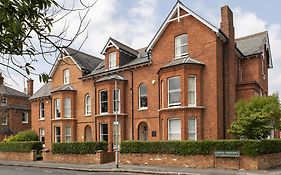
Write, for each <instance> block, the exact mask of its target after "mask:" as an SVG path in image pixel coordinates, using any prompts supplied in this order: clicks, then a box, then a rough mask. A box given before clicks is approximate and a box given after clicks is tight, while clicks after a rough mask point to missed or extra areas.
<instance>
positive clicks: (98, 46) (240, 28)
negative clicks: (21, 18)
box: [6, 0, 281, 94]
mask: <svg viewBox="0 0 281 175" xmlns="http://www.w3.org/2000/svg"><path fill="white" fill-rule="evenodd" d="M74 1H75V0H74ZM76 1H77V0H76ZM176 1H177V0H98V1H97V3H96V4H95V5H94V6H93V7H92V9H91V10H90V12H89V14H88V16H87V20H88V21H90V24H89V26H88V28H87V31H86V32H85V33H83V34H82V35H81V36H80V37H79V38H78V39H77V40H76V41H75V43H74V44H73V45H72V47H73V48H76V49H78V48H79V47H80V46H81V43H82V42H83V40H84V39H85V38H87V40H86V42H85V43H84V44H83V46H82V48H81V51H83V52H86V53H88V54H91V55H94V56H97V57H100V58H104V56H103V55H101V54H100V52H101V51H102V49H103V47H104V45H105V44H106V42H107V40H108V38H109V37H113V38H115V39H117V40H119V41H121V42H123V43H124V44H126V45H128V46H130V47H132V48H134V49H138V48H142V47H146V46H147V45H148V44H149V42H150V41H151V40H152V38H153V36H154V35H155V33H156V32H157V30H158V29H159V27H160V26H161V24H162V23H163V21H164V20H165V18H166V17H167V15H168V14H169V12H170V10H171V9H172V8H173V6H174V5H175V3H176ZM65 2H67V3H69V2H70V1H65ZM181 2H182V3H183V4H185V5H186V6H187V7H188V8H189V9H191V10H193V11H194V12H195V13H197V14H198V15H200V16H202V17H203V18H204V19H206V20H207V21H209V22H210V23H212V24H213V25H215V26H216V27H218V28H219V24H220V7H221V6H223V5H228V6H229V7H230V8H231V9H232V11H233V13H234V26H235V37H236V38H237V37H241V36H246V35H250V34H254V33H258V32H262V31H265V30H267V31H268V32H269V38H270V46H271V53H272V58H273V66H274V68H273V69H271V70H269V93H270V94H271V93H273V92H276V91H279V92H280V93H281V69H280V67H281V49H280V48H281V21H280V19H281V12H280V9H279V8H280V6H281V1H280V0H270V3H269V1H264V0H212V1H210V0H181ZM66 5H67V4H66ZM65 23H67V24H69V26H70V28H69V31H68V34H69V35H70V36H71V34H73V33H74V32H75V30H76V27H77V25H78V24H79V18H78V15H77V14H72V15H71V16H69V18H68V19H66V21H62V22H61V24H56V25H55V26H54V29H53V31H59V30H60V29H61V26H62V25H63V24H65ZM49 59H50V60H49V61H50V62H54V61H55V59H56V57H54V56H53V57H49ZM33 66H34V67H35V69H36V71H38V72H40V73H42V72H46V73H49V72H50V69H51V67H52V65H50V64H48V63H46V62H45V61H43V60H42V59H38V62H36V63H35V64H34V65H33ZM12 76H13V78H14V79H15V81H16V82H17V84H16V83H15V82H13V81H12V80H9V79H7V80H6V82H7V84H10V85H11V86H12V87H13V88H15V89H18V90H20V91H23V89H24V88H23V82H24V80H23V78H22V77H20V76H19V75H17V74H15V73H12ZM31 78H33V79H34V80H35V83H34V85H35V86H34V89H35V91H36V90H38V89H39V88H40V87H41V86H42V85H43V84H42V83H40V82H39V81H38V77H37V76H31Z"/></svg>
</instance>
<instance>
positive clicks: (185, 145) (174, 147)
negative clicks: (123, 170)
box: [120, 140, 281, 156]
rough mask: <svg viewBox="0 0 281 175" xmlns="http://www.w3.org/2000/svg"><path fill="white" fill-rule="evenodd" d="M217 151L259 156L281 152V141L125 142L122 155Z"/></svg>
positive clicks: (193, 153)
mask: <svg viewBox="0 0 281 175" xmlns="http://www.w3.org/2000/svg"><path fill="white" fill-rule="evenodd" d="M216 150H225V151H240V154H241V155H247V156H257V155H262V154H268V153H277V152H281V140H221V141H160V142H139V141H124V142H122V143H121V150H120V152H121V153H141V154H145V153H147V154H175V155H196V154H201V155H211V154H213V153H214V151H216Z"/></svg>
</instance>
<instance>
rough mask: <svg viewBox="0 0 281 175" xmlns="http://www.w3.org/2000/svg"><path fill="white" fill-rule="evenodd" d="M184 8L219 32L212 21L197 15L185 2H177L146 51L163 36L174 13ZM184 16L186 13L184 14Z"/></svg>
mask: <svg viewBox="0 0 281 175" xmlns="http://www.w3.org/2000/svg"><path fill="white" fill-rule="evenodd" d="M180 8H181V9H182V10H184V11H185V12H187V14H188V16H189V15H191V16H193V17H194V18H196V19H198V20H199V21H200V22H201V23H203V24H204V25H206V26H207V27H209V28H210V29H211V30H213V31H214V32H216V33H219V29H218V28H216V27H215V26H214V25H212V24H211V23H209V22H208V21H206V20H205V19H203V18H202V17H201V16H199V15H197V14H196V13H195V12H193V11H192V10H190V9H189V8H187V7H186V6H184V5H183V4H181V3H180V2H177V4H176V5H175V6H174V8H173V9H172V10H171V12H170V14H169V15H168V17H167V18H166V20H165V21H164V23H163V24H162V26H161V27H160V29H159V30H158V32H157V33H156V35H155V36H154V38H153V39H152V41H151V42H150V44H149V45H148V47H147V48H146V52H148V51H149V50H151V49H153V46H154V45H155V44H156V42H157V41H158V39H159V38H160V37H161V35H162V33H163V32H164V30H165V29H166V28H167V26H168V24H169V22H171V21H169V20H171V19H172V17H173V16H174V14H175V13H176V12H177V10H179V9H180ZM183 16H184V15H183ZM176 19H178V20H180V18H176Z"/></svg>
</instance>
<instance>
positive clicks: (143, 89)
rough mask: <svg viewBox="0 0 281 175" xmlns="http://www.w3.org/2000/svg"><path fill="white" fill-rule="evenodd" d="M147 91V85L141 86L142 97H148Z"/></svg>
mask: <svg viewBox="0 0 281 175" xmlns="http://www.w3.org/2000/svg"><path fill="white" fill-rule="evenodd" d="M146 93H147V90H146V85H144V84H142V85H140V95H146Z"/></svg>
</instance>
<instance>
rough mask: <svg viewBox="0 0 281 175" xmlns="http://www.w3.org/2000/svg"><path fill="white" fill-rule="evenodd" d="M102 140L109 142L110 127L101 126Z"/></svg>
mask: <svg viewBox="0 0 281 175" xmlns="http://www.w3.org/2000/svg"><path fill="white" fill-rule="evenodd" d="M100 140H101V141H108V125H107V124H100Z"/></svg>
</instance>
